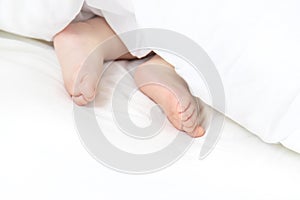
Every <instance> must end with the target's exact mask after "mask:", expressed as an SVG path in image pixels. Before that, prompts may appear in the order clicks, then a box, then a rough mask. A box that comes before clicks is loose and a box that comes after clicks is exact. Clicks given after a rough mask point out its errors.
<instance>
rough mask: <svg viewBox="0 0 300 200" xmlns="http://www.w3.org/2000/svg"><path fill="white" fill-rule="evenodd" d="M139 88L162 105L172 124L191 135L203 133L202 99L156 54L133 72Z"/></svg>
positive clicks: (197, 135) (198, 135)
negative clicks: (191, 91)
mask: <svg viewBox="0 0 300 200" xmlns="http://www.w3.org/2000/svg"><path fill="white" fill-rule="evenodd" d="M135 81H136V84H137V86H138V87H139V88H140V90H141V91H142V92H143V93H144V94H145V95H147V96H148V97H149V98H151V99H152V100H153V101H155V102H156V103H157V104H159V105H160V107H161V108H162V109H163V111H164V112H165V114H166V115H167V117H168V119H169V121H170V122H171V123H172V124H173V126H174V127H175V128H177V129H179V130H181V131H184V132H186V133H187V134H189V135H190V136H192V137H200V136H203V135H204V133H205V130H204V129H203V128H202V126H201V123H202V121H203V118H202V116H200V112H201V109H202V103H201V102H200V100H199V99H198V98H196V97H194V96H192V94H191V93H190V91H189V88H188V86H187V83H186V82H185V81H184V80H183V79H182V78H181V77H180V76H178V75H177V73H176V72H175V70H174V68H173V67H172V66H171V65H170V64H169V63H167V62H166V61H164V60H163V59H162V58H161V57H159V56H158V55H155V56H154V57H153V58H152V59H150V60H149V61H147V62H146V63H143V64H142V65H140V66H139V67H138V68H137V70H136V72H135Z"/></svg>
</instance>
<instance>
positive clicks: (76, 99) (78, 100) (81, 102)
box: [72, 95, 88, 106]
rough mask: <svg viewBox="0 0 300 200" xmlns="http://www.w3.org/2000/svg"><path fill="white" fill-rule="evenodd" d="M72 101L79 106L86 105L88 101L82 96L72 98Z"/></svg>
mask: <svg viewBox="0 0 300 200" xmlns="http://www.w3.org/2000/svg"><path fill="white" fill-rule="evenodd" d="M72 99H73V101H74V102H75V103H76V104H77V105H79V106H84V105H86V104H87V103H88V101H87V100H86V99H85V98H84V97H83V96H82V95H79V96H72Z"/></svg>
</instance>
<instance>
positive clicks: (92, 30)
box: [54, 17, 133, 105]
mask: <svg viewBox="0 0 300 200" xmlns="http://www.w3.org/2000/svg"><path fill="white" fill-rule="evenodd" d="M113 36H114V37H113ZM108 38H114V39H111V40H110V41H109V44H108V43H105V41H106V40H107V39H108ZM54 47H55V51H56V54H57V57H58V60H59V62H60V65H61V67H62V74H63V79H64V83H65V87H66V89H67V91H68V93H69V94H70V95H71V97H72V99H73V100H74V102H75V103H76V104H78V105H86V104H87V103H89V102H91V101H93V100H94V98H95V96H96V89H97V85H98V82H99V79H100V76H101V73H102V66H103V62H104V61H105V60H113V59H117V58H118V57H117V56H119V54H122V53H124V52H127V49H126V47H125V46H124V44H123V43H122V42H121V41H120V39H118V37H116V36H115V33H114V32H113V31H112V29H111V28H110V27H109V25H108V24H107V23H106V21H105V20H104V19H103V18H101V17H96V18H93V19H90V20H87V21H85V22H77V23H71V24H70V25H69V26H68V27H67V28H65V29H64V30H63V31H62V32H60V33H58V34H57V35H56V36H55V38H54ZM121 58H122V59H123V58H124V59H133V57H132V56H131V55H130V54H125V55H123V56H122V57H121Z"/></svg>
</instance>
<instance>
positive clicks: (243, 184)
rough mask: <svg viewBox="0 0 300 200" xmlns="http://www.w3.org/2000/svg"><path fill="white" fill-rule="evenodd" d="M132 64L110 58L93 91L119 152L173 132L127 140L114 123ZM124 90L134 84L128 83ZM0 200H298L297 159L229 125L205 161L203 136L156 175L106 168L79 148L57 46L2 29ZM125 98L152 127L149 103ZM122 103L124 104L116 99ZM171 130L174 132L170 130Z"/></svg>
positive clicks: (150, 145)
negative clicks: (116, 93)
mask: <svg viewBox="0 0 300 200" xmlns="http://www.w3.org/2000/svg"><path fill="white" fill-rule="evenodd" d="M137 64H139V63H138V62H124V61H122V62H116V63H115V65H114V66H113V67H112V68H111V71H110V73H109V74H107V76H106V77H105V79H104V80H103V81H104V84H103V86H102V87H101V88H99V92H100V95H99V96H97V98H96V106H95V107H96V114H97V120H98V123H99V126H101V128H103V129H104V130H105V133H106V135H107V137H108V138H109V139H110V141H111V142H112V143H113V144H115V145H116V146H117V147H118V148H121V149H125V150H127V151H130V152H136V153H143V152H145V151H149V150H152V151H155V150H157V149H160V148H162V147H163V146H164V143H165V141H170V140H172V138H173V137H174V135H173V134H174V128H173V127H172V126H171V125H170V124H167V125H166V127H167V128H168V130H167V131H164V132H162V133H161V135H160V136H159V137H155V138H154V139H153V140H150V141H140V140H139V141H138V140H132V139H130V138H129V137H126V136H125V135H124V134H122V133H121V132H120V130H119V129H118V127H116V124H115V123H114V121H113V119H112V118H113V117H112V112H111V100H112V95H111V94H112V92H113V90H114V85H115V84H116V83H117V82H118V79H119V78H120V77H121V76H122V74H123V73H124V72H126V71H127V70H128V69H130V68H131V67H133V66H134V65H137ZM124 87H133V88H134V81H133V79H132V78H131V79H129V80H128V81H126V84H124ZM0 88H1V94H0V96H1V98H0V158H1V164H0V188H1V191H0V199H3V200H20V199H30V200H41V199H43V200H53V199H57V200H65V199H72V200H82V199H88V200H99V199H132V200H140V199H145V200H154V199H155V200H156V199H157V200H163V199H172V200H182V199H189V200H199V199H205V200H219V199H220V200H222V199H232V200H241V199H243V200H244V199H245V200H250V199H251V200H252V199H263V200H282V199H288V200H299V187H300V184H299V179H300V171H299V168H300V159H299V154H296V153H293V152H292V151H289V150H288V149H286V148H283V147H282V146H280V145H268V144H265V143H263V142H261V141H260V140H259V139H258V138H257V137H255V136H254V135H252V134H250V133H249V132H247V131H246V130H244V129H243V128H241V127H239V126H238V125H237V124H234V123H233V122H232V121H230V120H226V123H225V126H224V130H223V135H222V138H221V139H220V141H219V143H218V144H217V146H216V148H215V150H214V151H213V152H212V154H210V155H209V156H208V157H207V158H206V159H205V160H198V156H199V151H200V148H201V144H202V141H203V139H202V138H199V139H197V140H195V142H194V144H193V146H192V147H191V149H189V151H188V152H187V153H186V154H185V156H184V157H183V158H182V159H181V160H179V161H178V162H176V163H175V164H174V165H172V166H170V167H168V168H166V169H164V170H162V171H160V172H157V173H153V174H147V175H139V176H134V175H127V174H121V173H118V172H115V171H114V170H111V169H107V168H106V167H104V166H103V165H101V164H100V163H98V162H97V161H96V160H94V159H93V158H92V157H91V156H90V155H89V154H88V152H86V150H85V148H84V147H83V146H82V144H81V143H80V139H79V137H78V134H77V133H76V129H75V126H74V118H73V112H72V108H73V104H72V101H71V99H70V98H69V96H68V94H67V92H66V90H65V88H64V86H63V80H62V76H61V70H60V66H59V64H58V60H57V58H56V56H55V53H54V50H53V47H52V46H51V45H49V44H45V43H43V42H41V41H35V40H31V39H26V38H22V37H16V36H14V35H11V34H6V33H3V32H0ZM122 95H123V97H124V98H123V99H122V100H123V101H129V100H130V102H132V103H130V113H131V114H132V116H133V119H134V120H135V122H138V123H145V122H146V123H147V122H149V113H148V111H149V109H150V107H151V106H153V105H154V104H153V102H151V101H150V100H149V99H148V98H146V97H145V96H144V95H143V94H141V93H140V92H137V93H136V95H135V96H134V97H133V98H130V94H128V93H126V92H123V93H122ZM120 100H121V99H120ZM175 132H176V131H175Z"/></svg>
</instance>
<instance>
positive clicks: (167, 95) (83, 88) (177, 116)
mask: <svg viewBox="0 0 300 200" xmlns="http://www.w3.org/2000/svg"><path fill="white" fill-rule="evenodd" d="M112 36H115V33H114V32H113V30H112V29H111V28H110V27H109V25H108V24H107V23H106V21H105V20H104V19H103V18H101V17H95V18H92V19H90V20H87V21H84V22H76V23H71V24H70V25H69V26H68V27H66V28H65V29H64V30H63V31H61V32H60V33H58V34H57V35H56V36H55V38H54V48H55V52H56V54H57V57H58V60H59V62H60V65H61V68H62V75H63V79H64V83H65V87H66V89H67V91H68V93H69V94H70V96H71V98H72V99H73V101H74V102H75V103H76V104H77V105H80V106H83V105H86V104H88V103H89V102H91V101H93V100H94V98H95V96H96V91H97V85H98V83H99V80H100V76H101V73H102V66H103V63H104V62H105V61H109V60H115V59H125V60H131V59H136V58H135V57H134V56H132V55H131V54H130V53H128V50H127V48H126V47H125V45H124V44H123V43H122V41H121V40H120V39H118V38H117V37H114V38H116V39H114V40H111V41H110V42H109V44H107V43H105V41H107V39H109V38H111V37H112ZM126 52H127V53H126ZM122 54H124V55H123V56H121V57H119V55H122ZM87 58H88V59H87ZM134 79H135V82H136V84H137V86H138V88H139V89H140V90H141V91H142V92H143V93H144V94H145V95H146V96H148V97H149V98H151V99H152V100H153V101H154V102H155V103H157V104H158V105H159V106H160V107H161V108H162V110H163V111H164V113H165V114H166V116H167V118H168V120H169V121H170V122H171V123H172V124H173V126H174V127H175V128H177V129H178V130H181V131H183V132H186V133H187V134H188V135H190V136H192V137H201V136H202V135H204V133H205V130H204V129H203V128H202V126H201V123H202V121H203V119H202V118H201V116H200V112H201V109H202V107H201V104H200V102H199V101H200V100H199V99H197V98H196V97H194V96H193V95H192V94H191V92H190V91H189V88H188V85H187V83H186V82H185V81H184V80H183V79H182V78H181V77H180V76H179V75H178V74H177V73H176V72H175V70H174V68H173V66H172V65H171V64H169V63H168V62H166V61H165V60H164V59H162V58H161V57H160V56H158V55H154V56H153V57H152V58H150V59H149V60H148V61H146V62H145V63H143V64H141V65H140V66H138V67H137V69H136V71H135V75H134Z"/></svg>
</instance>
